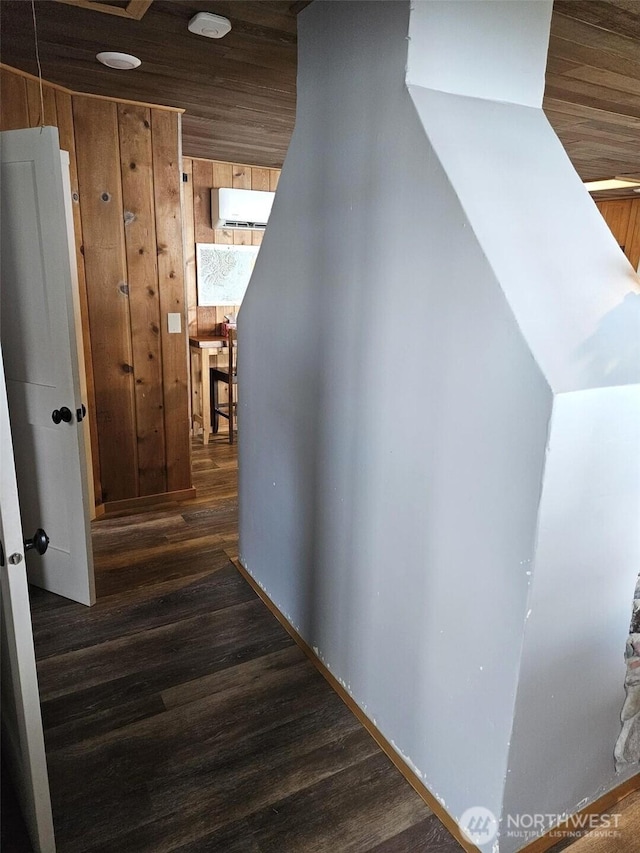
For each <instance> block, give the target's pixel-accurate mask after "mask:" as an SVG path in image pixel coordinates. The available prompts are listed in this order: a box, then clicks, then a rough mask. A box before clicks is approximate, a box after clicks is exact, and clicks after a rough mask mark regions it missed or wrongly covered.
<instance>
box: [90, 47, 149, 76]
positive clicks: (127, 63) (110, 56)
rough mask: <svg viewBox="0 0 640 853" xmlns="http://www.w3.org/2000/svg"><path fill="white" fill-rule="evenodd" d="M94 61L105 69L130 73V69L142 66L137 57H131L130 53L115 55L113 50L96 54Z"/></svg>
mask: <svg viewBox="0 0 640 853" xmlns="http://www.w3.org/2000/svg"><path fill="white" fill-rule="evenodd" d="M96 59H97V60H98V62H101V63H102V64H103V65H106V66H107V68H117V69H119V70H120V71H131V69H132V68H137V67H138V66H139V65H141V64H142V63H141V62H140V60H139V59H138V57H137V56H132V55H131V54H130V53H117V52H116V51H113V50H106V51H104V52H103V53H97V54H96Z"/></svg>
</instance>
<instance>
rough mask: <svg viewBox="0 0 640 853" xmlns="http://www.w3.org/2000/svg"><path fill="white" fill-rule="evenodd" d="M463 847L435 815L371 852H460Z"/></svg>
mask: <svg viewBox="0 0 640 853" xmlns="http://www.w3.org/2000/svg"><path fill="white" fill-rule="evenodd" d="M461 850H462V848H461V847H460V845H459V844H458V842H457V841H456V840H455V838H453V836H452V835H451V833H449V832H448V831H447V830H446V829H445V827H444V826H443V825H442V824H441V823H440V821H439V820H438V818H437V817H436V816H435V815H430V816H429V817H426V818H425V819H424V820H421V821H420V822H419V823H414V824H413V826H410V827H409V828H408V829H405V830H404V832H400V833H398V834H397V835H393V836H391V838H387V840H386V841H383V842H381V843H380V844H377V845H376V846H375V847H372V848H371V849H370V851H369V853H460V851H461Z"/></svg>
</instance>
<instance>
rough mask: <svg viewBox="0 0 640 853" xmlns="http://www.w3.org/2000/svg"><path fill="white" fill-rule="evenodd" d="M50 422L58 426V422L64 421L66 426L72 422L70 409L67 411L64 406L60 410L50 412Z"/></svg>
mask: <svg viewBox="0 0 640 853" xmlns="http://www.w3.org/2000/svg"><path fill="white" fill-rule="evenodd" d="M51 420H52V421H53V422H54V424H59V423H60V421H64V422H65V423H66V424H70V423H71V421H72V420H73V415H72V414H71V409H68V408H67V407H66V406H63V407H62V408H61V409H54V410H53V411H52V412H51Z"/></svg>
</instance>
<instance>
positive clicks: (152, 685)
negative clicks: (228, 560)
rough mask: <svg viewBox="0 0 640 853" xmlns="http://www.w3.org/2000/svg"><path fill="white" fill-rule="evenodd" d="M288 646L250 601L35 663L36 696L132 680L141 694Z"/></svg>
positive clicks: (285, 637)
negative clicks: (136, 679)
mask: <svg viewBox="0 0 640 853" xmlns="http://www.w3.org/2000/svg"><path fill="white" fill-rule="evenodd" d="M238 634H240V637H239V636H238ZM291 642H292V640H291V639H290V637H289V636H288V634H287V633H286V632H285V631H284V629H283V628H282V627H281V626H280V625H278V623H275V624H274V623H273V621H272V620H271V619H270V618H268V616H267V614H266V613H265V611H264V607H263V606H262V604H261V602H260V601H259V600H258V599H254V600H251V601H246V602H243V603H241V604H235V605H233V606H231V607H228V608H226V609H225V610H222V611H215V612H212V613H207V614H204V615H202V614H201V615H197V616H192V617H190V618H189V619H183V620H181V621H180V622H179V623H177V624H176V623H173V624H170V625H162V626H160V627H158V628H150V629H149V630H147V631H144V632H142V633H137V634H131V635H129V636H127V637H123V638H119V639H116V640H109V641H107V642H104V643H101V644H100V645H99V646H89V647H87V648H83V649H78V650H76V651H72V652H68V653H66V654H62V655H57V656H56V657H53V658H46V659H45V660H43V661H41V662H40V663H39V665H38V677H39V681H40V694H41V696H42V697H43V699H44V701H49V700H52V699H56V698H59V697H63V696H69V695H72V694H73V693H75V692H77V691H78V690H84V691H86V690H92V689H96V690H97V691H98V692H99V691H100V688H102V687H104V686H105V685H109V684H110V683H112V682H114V681H123V680H125V679H128V678H136V677H139V679H140V684H141V691H142V692H143V693H151V692H156V691H160V690H166V689H167V688H168V687H171V686H172V685H174V684H179V683H180V682H181V681H184V680H186V681H191V680H193V679H194V678H198V677H199V676H201V675H205V674H207V673H210V672H214V671H216V669H225V668H226V667H227V666H230V665H231V663H233V662H238V661H241V660H249V659H250V658H252V657H255V656H256V655H258V654H260V653H261V652H262V651H265V652H267V651H275V650H277V649H279V648H282V647H283V646H285V645H289V644H290V643H291Z"/></svg>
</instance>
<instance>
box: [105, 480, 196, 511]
mask: <svg viewBox="0 0 640 853" xmlns="http://www.w3.org/2000/svg"><path fill="white" fill-rule="evenodd" d="M195 496H196V490H195V487H194V486H191V488H189V489H180V490H179V491H176V492H162V493H161V494H159V495H142V496H141V497H139V498H126V499H125V500H122V501H106V502H105V503H104V504H103V506H104V512H103V516H105V515H113V514H114V513H118V512H124V511H126V510H130V509H144V508H145V507H150V506H153V505H154V504H166V503H171V502H172V501H188V500H189V499H190V498H195Z"/></svg>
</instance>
